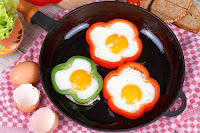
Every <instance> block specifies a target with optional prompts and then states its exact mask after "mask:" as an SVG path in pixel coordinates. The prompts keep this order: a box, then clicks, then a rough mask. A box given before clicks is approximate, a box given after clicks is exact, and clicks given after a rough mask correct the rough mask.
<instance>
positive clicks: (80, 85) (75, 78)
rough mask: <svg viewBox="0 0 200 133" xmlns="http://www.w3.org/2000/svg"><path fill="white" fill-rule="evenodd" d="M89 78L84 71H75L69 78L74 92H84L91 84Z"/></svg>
mask: <svg viewBox="0 0 200 133" xmlns="http://www.w3.org/2000/svg"><path fill="white" fill-rule="evenodd" d="M91 80H92V78H91V76H90V74H88V73H87V72H86V71H85V70H76V71H74V72H73V73H72V74H71V76H70V82H71V84H72V87H73V88H74V89H76V90H85V89H86V88H87V87H88V86H90V84H91Z"/></svg>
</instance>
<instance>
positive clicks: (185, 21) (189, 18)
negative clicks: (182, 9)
mask: <svg viewBox="0 0 200 133" xmlns="http://www.w3.org/2000/svg"><path fill="white" fill-rule="evenodd" d="M173 24H174V25H176V26H178V27H180V28H183V29H185V30H188V31H191V32H194V33H198V32H200V12H199V10H198V8H197V7H196V6H195V5H194V4H192V6H191V7H190V9H189V11H188V12H187V14H186V15H185V16H184V17H182V18H181V19H180V20H178V21H176V22H174V23H173Z"/></svg>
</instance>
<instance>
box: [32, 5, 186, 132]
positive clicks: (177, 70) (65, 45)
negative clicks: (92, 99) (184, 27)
mask: <svg viewBox="0 0 200 133" xmlns="http://www.w3.org/2000/svg"><path fill="white" fill-rule="evenodd" d="M115 18H122V19H126V20H129V21H131V22H133V23H134V24H135V25H136V27H137V28H138V30H139V31H140V35H139V37H140V38H141V40H142V43H143V51H142V54H141V56H140V57H139V59H138V60H137V61H136V62H139V63H142V64H143V65H144V66H145V67H146V68H147V69H148V71H149V73H150V76H151V77H152V78H154V79H156V80H157V81H158V83H159V84H160V87H161V93H160V98H159V100H158V102H157V104H156V105H155V107H154V108H153V110H151V111H150V112H148V113H145V114H144V115H143V116H142V117H141V118H139V119H136V120H129V119H126V118H125V117H123V116H120V115H117V114H115V113H113V112H112V111H111V110H110V109H109V108H108V106H107V102H106V100H105V99H104V98H103V96H102V94H101V97H102V99H101V101H100V102H96V103H95V105H94V106H92V107H84V106H79V105H76V104H74V103H72V102H70V101H68V100H67V99H66V98H65V96H63V95H60V94H58V93H56V92H55V91H54V89H53V87H52V83H51V77H50V75H51V70H52V68H53V67H54V66H56V65H57V64H60V63H64V62H66V61H67V60H68V59H69V58H70V57H72V56H74V55H82V56H86V57H90V54H89V51H88V44H87V42H86V40H85V32H86V30H87V28H88V27H89V26H90V25H91V24H93V23H96V22H100V21H101V22H102V21H104V22H107V21H110V20H112V19H115ZM31 22H32V23H36V24H38V25H40V26H41V27H43V28H44V29H46V30H47V31H48V35H47V36H46V38H45V40H44V43H43V45H42V48H41V51H40V58H39V67H40V76H41V81H42V84H43V87H44V90H45V92H46V93H47V96H48V98H49V99H50V100H51V102H52V103H53V104H54V105H55V106H56V108H57V109H58V110H59V111H60V112H62V113H63V114H64V115H65V116H66V117H69V118H70V119H72V120H74V121H75V122H77V123H79V124H81V125H83V126H86V127H88V128H92V129H96V130H101V131H125V130H133V129H137V128H140V127H143V126H145V125H147V124H150V123H152V122H153V121H155V120H157V119H159V118H160V117H162V116H168V117H173V116H177V115H179V114H180V113H182V112H183V111H184V109H185V107H186V97H185V94H184V93H183V92H182V85H183V81H184V73H185V66H184V56H183V53H182V50H181V47H180V44H179V42H178V40H177V38H176V36H175V35H174V34H173V32H172V31H171V30H170V28H169V27H168V26H167V25H166V24H165V23H164V22H163V21H161V20H160V19H159V18H157V17H156V16H155V15H153V14H151V13H150V12H148V11H146V10H144V9H142V8H140V7H137V6H134V5H130V4H126V3H119V2H100V3H93V4H88V5H85V6H82V7H80V8H78V9H75V10H73V11H71V12H70V13H68V14H67V15H65V16H64V17H63V18H62V19H60V20H59V21H55V20H53V19H51V18H49V17H47V16H46V15H44V14H43V13H41V12H39V11H37V12H36V13H35V14H34V15H33V17H32V19H31ZM98 71H99V73H100V74H101V75H102V77H104V76H105V75H106V74H107V73H108V72H110V71H111V70H109V69H106V68H103V67H100V66H98ZM178 98H180V99H181V100H182V105H181V107H180V108H179V109H178V110H177V111H175V112H171V111H170V109H171V108H172V106H173V104H174V103H175V101H176V100H177V99H178Z"/></svg>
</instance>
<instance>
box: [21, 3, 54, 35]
mask: <svg viewBox="0 0 200 133" xmlns="http://www.w3.org/2000/svg"><path fill="white" fill-rule="evenodd" d="M17 10H18V11H19V12H20V13H21V14H22V15H23V16H24V19H25V20H26V22H29V23H30V22H31V23H32V24H35V23H36V24H38V25H39V26H41V27H42V28H43V29H45V30H47V31H48V32H49V31H51V30H52V29H53V27H54V26H55V25H56V24H57V21H56V20H54V19H52V18H50V17H48V16H46V15H45V14H43V13H42V12H40V11H39V8H38V7H36V6H32V5H29V4H28V3H26V2H25V1H24V0H19V4H18V5H17Z"/></svg>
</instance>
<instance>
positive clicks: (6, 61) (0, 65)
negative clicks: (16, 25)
mask: <svg viewBox="0 0 200 133" xmlns="http://www.w3.org/2000/svg"><path fill="white" fill-rule="evenodd" d="M39 8H40V11H42V12H43V13H45V14H46V15H48V16H49V17H51V18H54V17H55V16H56V15H57V14H58V13H59V12H61V11H62V10H63V9H62V8H60V7H59V6H57V5H54V4H48V5H46V6H43V7H39ZM19 19H20V20H21V22H22V24H23V27H24V38H23V41H22V43H21V45H20V46H19V48H18V50H17V51H16V52H14V53H13V54H11V55H8V56H6V57H1V58H0V73H1V72H2V71H3V70H4V69H5V68H7V67H8V66H10V65H11V64H12V63H14V62H15V61H16V60H18V58H19V57H20V56H22V55H23V54H24V53H25V52H26V51H27V50H28V48H29V47H30V46H31V44H32V43H33V42H34V41H35V40H36V38H37V37H38V36H39V35H40V34H41V33H42V31H44V29H42V28H41V27H40V26H38V25H33V24H31V23H27V22H26V21H25V20H24V18H23V16H22V15H21V14H20V13H19Z"/></svg>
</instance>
